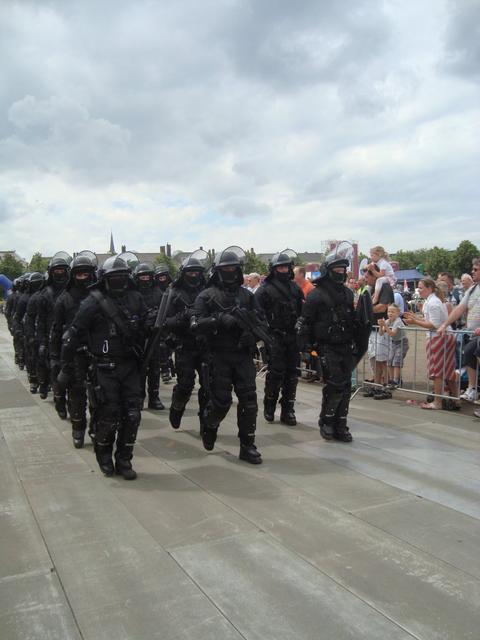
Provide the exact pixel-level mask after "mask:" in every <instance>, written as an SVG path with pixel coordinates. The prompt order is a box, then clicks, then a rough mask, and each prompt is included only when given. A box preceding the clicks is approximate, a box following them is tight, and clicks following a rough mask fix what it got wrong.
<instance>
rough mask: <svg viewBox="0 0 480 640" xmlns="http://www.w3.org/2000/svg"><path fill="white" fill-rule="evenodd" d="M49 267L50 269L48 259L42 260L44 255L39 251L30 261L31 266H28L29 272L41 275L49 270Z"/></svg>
mask: <svg viewBox="0 0 480 640" xmlns="http://www.w3.org/2000/svg"><path fill="white" fill-rule="evenodd" d="M47 267H48V260H47V258H42V254H41V253H40V252H39V251H37V253H34V254H33V256H32V259H31V260H30V264H29V265H28V270H29V271H40V273H44V272H45V271H46V270H47Z"/></svg>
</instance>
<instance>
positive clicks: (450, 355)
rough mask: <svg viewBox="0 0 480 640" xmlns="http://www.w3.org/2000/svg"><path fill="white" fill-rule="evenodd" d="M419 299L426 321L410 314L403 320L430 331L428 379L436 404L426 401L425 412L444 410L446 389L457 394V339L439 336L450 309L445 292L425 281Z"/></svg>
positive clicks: (431, 281)
mask: <svg viewBox="0 0 480 640" xmlns="http://www.w3.org/2000/svg"><path fill="white" fill-rule="evenodd" d="M418 291H419V294H420V297H421V298H423V299H424V300H425V303H424V305H423V309H422V311H423V318H419V317H417V316H416V315H415V314H414V313H412V312H410V311H408V312H406V313H405V314H404V316H403V320H404V322H406V323H407V324H408V325H416V326H418V327H422V328H423V329H429V331H428V332H427V336H426V338H427V340H426V347H427V366H428V377H429V378H430V380H432V382H433V393H434V394H435V396H434V400H433V402H423V403H422V404H421V407H422V409H441V408H442V399H441V398H440V397H439V396H441V395H444V393H445V387H448V389H449V391H450V394H451V395H453V396H455V395H456V383H455V336H454V335H453V334H452V333H448V332H447V333H445V334H444V335H438V333H437V331H436V330H437V329H438V327H439V326H440V325H441V324H442V323H443V322H445V320H446V318H448V310H447V306H446V305H445V303H444V301H443V299H442V297H443V294H442V292H441V291H440V290H439V289H438V287H437V285H436V283H435V281H434V280H432V278H423V279H422V280H420V282H419V284H418Z"/></svg>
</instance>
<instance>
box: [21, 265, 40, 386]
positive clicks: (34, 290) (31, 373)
mask: <svg viewBox="0 0 480 640" xmlns="http://www.w3.org/2000/svg"><path fill="white" fill-rule="evenodd" d="M44 284H45V279H44V277H43V274H41V273H38V272H37V271H36V272H34V273H32V274H30V276H29V277H28V285H27V286H28V292H29V296H28V300H27V305H26V308H25V313H24V315H23V335H24V345H25V366H26V368H27V375H28V382H29V383H30V393H37V391H38V342H37V336H36V317H37V305H38V300H39V299H40V296H41V294H42V289H43V285H44Z"/></svg>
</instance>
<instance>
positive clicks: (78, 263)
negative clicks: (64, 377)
mask: <svg viewBox="0 0 480 640" xmlns="http://www.w3.org/2000/svg"><path fill="white" fill-rule="evenodd" d="M95 266H96V265H95V264H94V263H93V262H92V260H91V258H89V257H88V256H85V255H78V256H77V257H75V258H74V259H73V262H72V264H71V271H70V278H69V281H68V284H67V286H66V289H65V291H63V292H62V293H61V294H60V295H59V297H58V298H57V300H56V302H55V306H54V308H53V323H52V328H51V331H50V344H49V352H50V358H51V359H53V360H55V361H59V362H60V365H61V367H62V370H64V371H68V384H67V385H66V386H67V395H68V412H69V414H70V421H71V423H72V438H73V445H74V447H75V448H76V449H81V448H82V447H83V443H84V439H85V430H86V428H87V386H86V381H87V370H88V366H89V358H88V353H87V340H86V335H85V336H83V338H82V337H81V336H80V338H79V343H80V347H79V349H77V352H76V353H75V355H74V357H73V360H72V362H71V363H70V365H67V363H64V362H61V350H62V337H63V334H64V333H65V331H67V329H68V328H69V327H70V326H71V324H72V322H73V319H74V318H75V316H76V314H77V312H78V310H79V308H80V304H81V303H82V301H83V300H85V299H86V298H87V296H88V295H89V292H88V287H89V286H91V285H92V284H93V283H94V282H95Z"/></svg>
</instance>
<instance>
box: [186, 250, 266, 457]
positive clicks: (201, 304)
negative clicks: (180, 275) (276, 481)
mask: <svg viewBox="0 0 480 640" xmlns="http://www.w3.org/2000/svg"><path fill="white" fill-rule="evenodd" d="M244 257H245V253H244V251H243V249H241V248H240V247H228V248H227V249H225V250H224V251H222V253H220V254H217V256H216V257H215V260H214V263H213V266H212V272H211V276H210V279H209V281H208V286H207V288H206V289H204V290H203V291H202V292H201V293H200V294H199V296H198V297H197V299H196V301H195V307H194V311H195V327H196V329H197V330H198V331H202V332H205V334H206V335H207V336H208V339H209V346H210V349H211V362H210V390H209V400H208V410H207V414H206V418H205V422H204V424H203V425H202V433H201V435H202V440H203V445H204V447H205V449H206V450H207V451H211V450H212V449H213V447H214V445H215V441H216V438H217V431H218V427H219V425H220V423H221V422H222V420H223V419H224V418H225V416H226V415H227V413H228V411H229V409H230V406H231V404H232V387H233V389H234V390H235V393H236V395H237V398H238V407H237V425H238V437H239V439H240V454H239V458H240V459H241V460H245V461H247V462H250V463H251V464H260V463H261V462H262V457H261V455H260V452H259V451H258V450H257V448H256V446H255V430H256V421H257V410H258V406H257V392H256V386H255V376H256V370H255V365H254V363H253V354H254V351H255V348H256V341H257V339H261V338H260V337H259V336H258V331H256V327H257V322H258V320H257V318H256V313H255V311H254V299H253V294H252V293H251V292H250V291H248V290H247V289H245V288H244V287H242V284H243V270H242V264H243V261H244ZM255 332H256V333H255ZM265 333H266V332H265ZM267 338H268V336H267Z"/></svg>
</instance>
